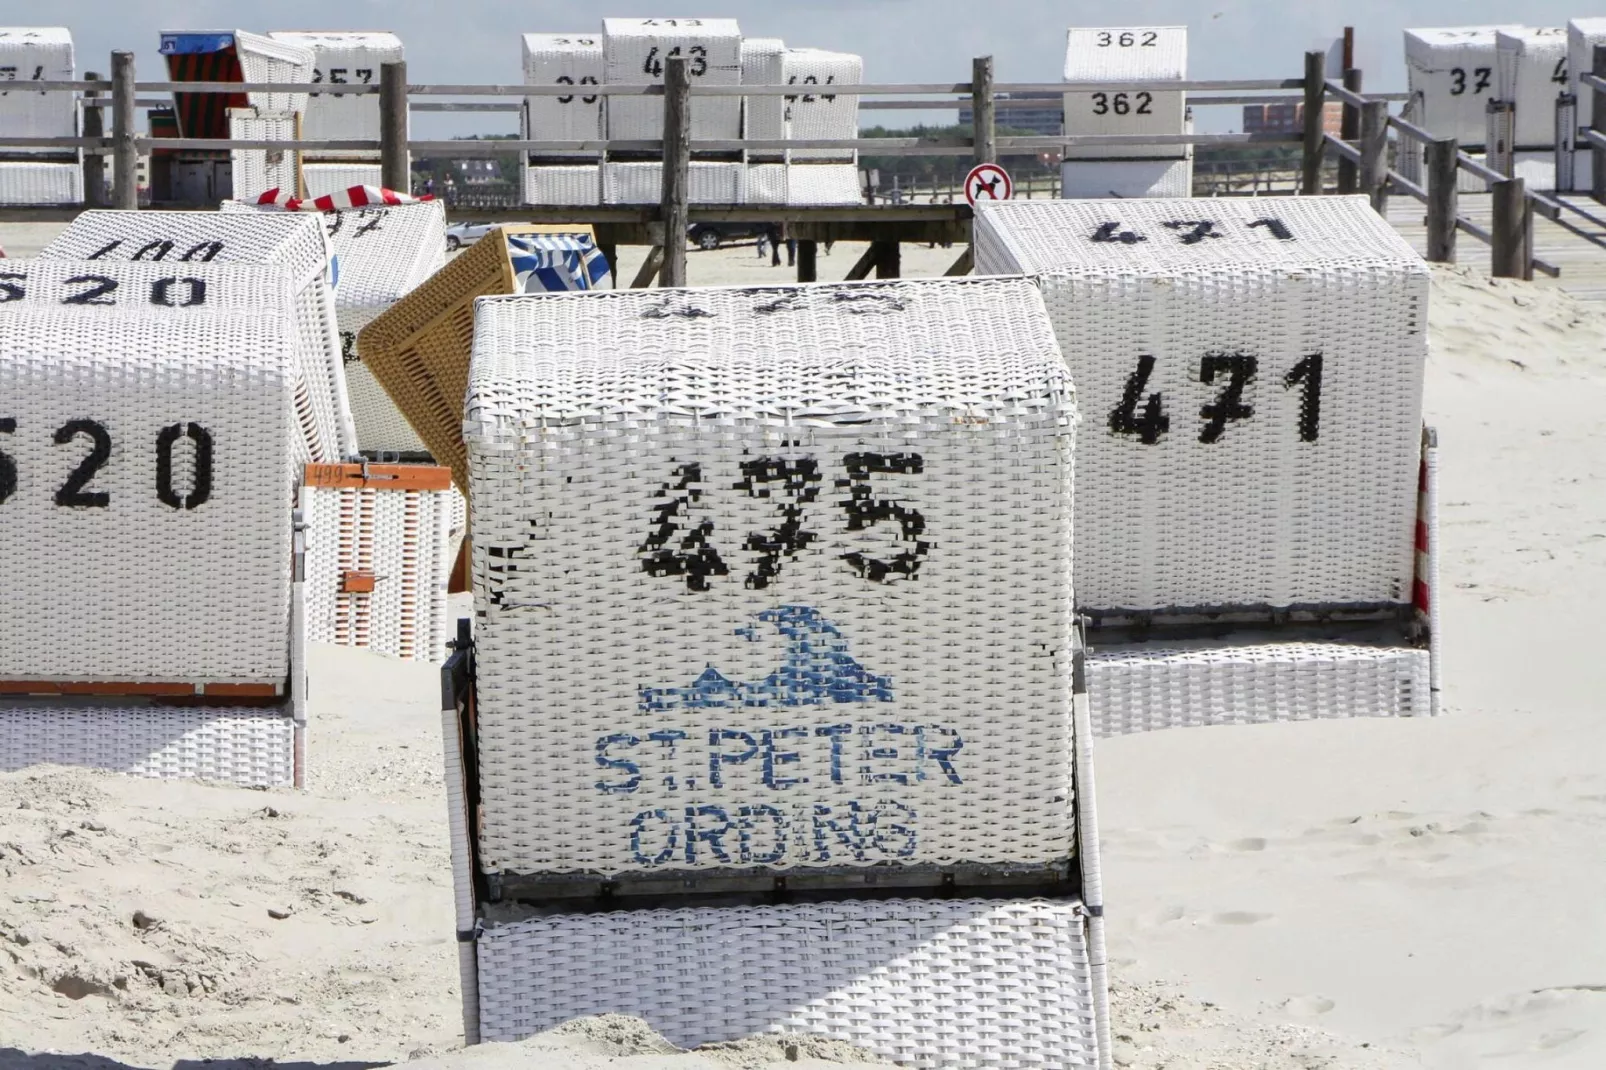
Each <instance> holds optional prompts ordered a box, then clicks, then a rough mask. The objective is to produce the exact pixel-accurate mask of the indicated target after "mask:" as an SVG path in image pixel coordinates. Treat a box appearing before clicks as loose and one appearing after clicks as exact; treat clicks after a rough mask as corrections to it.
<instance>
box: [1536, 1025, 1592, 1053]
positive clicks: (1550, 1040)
mask: <svg viewBox="0 0 1606 1070" xmlns="http://www.w3.org/2000/svg"><path fill="white" fill-rule="evenodd" d="M1583 1035H1584V1031H1583V1030H1582V1029H1552V1030H1551V1031H1550V1032H1548V1033H1546V1034H1545V1035H1544V1036H1542V1037H1540V1038H1539V1044H1538V1048H1539V1050H1540V1051H1551V1050H1553V1049H1555V1048H1559V1047H1561V1046H1562V1045H1563V1044H1571V1043H1572V1042H1573V1041H1575V1040H1577V1039H1578V1038H1579V1037H1581V1036H1583Z"/></svg>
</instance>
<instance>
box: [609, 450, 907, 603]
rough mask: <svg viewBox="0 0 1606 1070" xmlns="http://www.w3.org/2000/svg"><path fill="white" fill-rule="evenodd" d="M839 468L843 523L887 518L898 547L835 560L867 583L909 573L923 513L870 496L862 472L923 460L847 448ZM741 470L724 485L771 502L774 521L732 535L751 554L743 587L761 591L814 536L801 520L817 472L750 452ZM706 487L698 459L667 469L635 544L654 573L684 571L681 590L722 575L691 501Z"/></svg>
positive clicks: (814, 466)
mask: <svg viewBox="0 0 1606 1070" xmlns="http://www.w3.org/2000/svg"><path fill="white" fill-rule="evenodd" d="M842 468H843V472H842V475H841V476H839V477H837V478H836V479H835V481H834V482H835V485H836V488H837V489H838V490H840V491H844V492H846V493H845V494H844V496H842V497H840V498H838V499H837V501H836V506H837V507H838V508H839V509H841V510H842V516H843V519H844V520H845V521H846V527H847V530H848V531H850V532H852V531H867V530H869V529H870V528H872V527H874V526H875V525H877V524H881V523H886V524H889V525H893V526H895V527H896V529H897V532H898V537H899V541H900V544H901V546H902V547H903V548H902V549H901V550H900V551H899V552H898V553H896V554H893V555H891V556H890V557H887V558H877V557H871V556H869V555H868V554H864V553H861V552H859V551H852V552H849V553H845V554H842V555H841V559H842V561H843V563H844V564H845V565H846V566H847V567H848V568H849V569H851V570H852V571H854V572H856V573H858V574H859V575H860V576H862V577H863V578H864V579H866V580H868V581H869V582H871V583H886V582H890V581H892V580H896V579H900V578H901V579H914V578H915V576H916V575H917V574H918V573H919V571H920V565H921V563H922V562H923V561H924V560H925V557H926V554H927V552H928V551H929V550H930V549H931V544H930V543H928V542H926V541H925V540H924V539H923V538H922V536H923V535H924V534H925V530H926V518H925V517H924V516H923V515H922V514H921V513H920V511H919V510H918V509H914V508H911V507H910V506H907V505H904V504H902V503H900V502H896V501H891V500H887V499H883V498H878V497H877V496H876V491H875V489H874V488H873V487H872V486H871V482H870V479H871V476H873V475H875V474H877V473H881V474H896V475H920V474H922V473H923V472H924V471H925V461H924V459H923V458H922V457H921V456H920V454H918V453H849V454H847V455H846V456H844V457H843V458H842ZM741 474H742V478H741V479H739V480H737V481H736V482H735V483H733V484H732V485H731V487H730V489H731V490H737V491H742V492H744V493H745V494H746V495H747V497H749V498H764V499H773V500H774V501H775V510H776V513H777V517H776V520H777V523H776V524H775V526H774V527H772V528H769V529H767V530H762V531H750V532H741V533H737V535H736V536H735V537H737V538H741V539H742V549H744V550H751V551H755V552H756V553H757V555H758V556H757V558H755V559H754V560H753V567H752V570H751V571H749V572H748V574H747V576H746V578H745V580H744V584H745V586H747V587H748V588H750V589H752V590H763V589H764V588H766V587H768V586H769V585H770V584H771V583H772V582H773V581H774V580H775V579H776V577H778V576H779V575H780V574H781V566H782V565H783V564H785V563H786V562H787V561H789V560H791V559H792V558H794V557H795V556H796V555H797V554H798V553H799V551H802V550H805V549H807V548H808V547H809V546H811V545H812V544H813V543H815V542H816V541H817V540H818V539H819V533H818V532H816V531H812V530H809V529H808V528H807V527H805V525H806V524H808V523H809V518H808V516H807V513H808V507H809V506H810V505H813V504H814V503H815V502H817V501H818V500H819V497H820V489H821V484H822V473H821V472H820V464H819V461H817V460H816V459H815V458H813V457H755V458H752V459H749V460H745V461H743V462H741ZM710 489H712V485H711V484H709V483H708V482H707V481H706V480H705V478H704V475H703V466H702V465H701V464H700V463H698V462H696V461H689V462H687V463H685V464H682V465H680V466H679V467H677V468H676V469H675V471H674V475H673V478H672V479H671V481H670V482H668V483H666V484H664V486H663V488H662V494H661V498H660V501H661V504H658V505H655V506H653V507H652V522H651V525H650V526H649V528H648V530H647V538H646V540H645V541H644V542H643V543H642V544H641V547H640V554H641V567H642V571H644V572H646V573H647V574H648V575H649V576H655V577H657V576H679V577H684V578H685V581H686V589H687V590H688V591H706V590H708V589H709V580H710V579H711V578H713V577H715V576H727V575H729V574H730V569H729V568H728V567H727V566H726V564H725V559H724V557H722V556H721V555H720V552H719V550H718V549H716V548H715V545H714V541H715V537H716V535H717V534H718V533H717V532H716V531H715V527H714V521H713V520H711V519H709V518H708V517H707V515H706V514H704V513H702V510H701V509H700V508H699V503H700V502H701V499H702V497H703V495H704V494H705V493H708V491H709V490H710Z"/></svg>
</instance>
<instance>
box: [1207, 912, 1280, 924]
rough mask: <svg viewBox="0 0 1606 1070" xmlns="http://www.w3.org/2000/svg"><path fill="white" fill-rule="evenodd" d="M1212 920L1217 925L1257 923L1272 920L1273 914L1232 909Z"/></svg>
mask: <svg viewBox="0 0 1606 1070" xmlns="http://www.w3.org/2000/svg"><path fill="white" fill-rule="evenodd" d="M1210 920H1211V921H1213V922H1215V923H1216V924H1217V925H1256V924H1258V923H1260V922H1263V921H1269V920H1271V915H1270V914H1255V913H1253V912H1251V911H1248V910H1230V911H1228V912H1227V913H1225V914H1217V915H1215V916H1214V917H1212V918H1211V919H1210Z"/></svg>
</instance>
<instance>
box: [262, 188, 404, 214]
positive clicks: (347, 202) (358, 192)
mask: <svg viewBox="0 0 1606 1070" xmlns="http://www.w3.org/2000/svg"><path fill="white" fill-rule="evenodd" d="M434 199H435V198H434V196H433V195H430V196H424V197H411V196H408V195H407V194H405V193H397V192H396V191H395V190H390V189H380V188H379V187H378V186H350V187H348V188H346V189H344V190H341V191H340V192H339V193H326V194H324V195H323V196H322V197H311V198H308V199H306V200H303V199H301V198H299V197H292V196H290V195H289V194H288V193H285V192H284V191H283V190H279V189H270V190H268V191H267V192H266V193H264V194H263V195H262V196H260V197H258V198H257V199H256V203H257V206H258V207H260V208H283V209H284V210H285V211H287V212H339V211H343V210H345V209H348V208H371V207H375V206H377V205H382V204H417V203H418V202H419V201H432V200H434Z"/></svg>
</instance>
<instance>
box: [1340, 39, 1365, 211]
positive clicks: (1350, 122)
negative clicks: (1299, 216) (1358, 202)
mask: <svg viewBox="0 0 1606 1070" xmlns="http://www.w3.org/2000/svg"><path fill="white" fill-rule="evenodd" d="M1344 88H1345V89H1348V90H1349V91H1350V92H1351V93H1359V92H1360V91H1361V72H1360V70H1359V69H1357V68H1354V67H1351V68H1349V69H1347V70H1345V71H1344ZM1338 136H1339V137H1341V138H1343V139H1344V140H1345V141H1348V142H1349V143H1351V144H1354V143H1355V141H1356V139H1357V138H1359V137H1360V136H1361V109H1359V108H1357V107H1356V106H1355V105H1353V104H1351V103H1350V102H1349V101H1347V100H1346V101H1345V102H1344V119H1343V122H1342V124H1341V125H1340V126H1339V128H1338ZM1359 183H1360V169H1359V168H1358V167H1356V166H1355V162H1354V161H1353V160H1349V159H1346V158H1345V157H1343V156H1340V157H1339V158H1338V192H1340V193H1354V192H1355V190H1356V188H1357V187H1358V185H1359Z"/></svg>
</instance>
